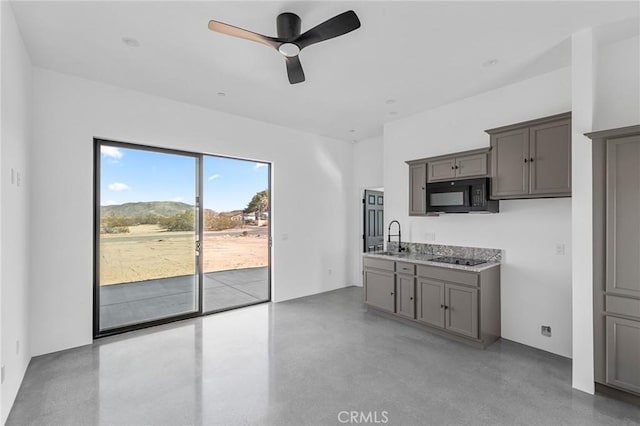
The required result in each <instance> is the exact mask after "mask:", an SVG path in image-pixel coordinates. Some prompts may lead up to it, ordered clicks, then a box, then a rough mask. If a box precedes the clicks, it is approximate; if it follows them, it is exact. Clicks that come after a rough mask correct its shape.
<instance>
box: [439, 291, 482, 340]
mask: <svg viewBox="0 0 640 426" xmlns="http://www.w3.org/2000/svg"><path fill="white" fill-rule="evenodd" d="M445 306H446V309H445V319H446V327H447V330H450V331H455V332H456V333H460V334H464V335H465V336H469V337H474V338H477V337H478V290H477V289H475V288H469V287H464V286H458V285H455V284H446V285H445Z"/></svg>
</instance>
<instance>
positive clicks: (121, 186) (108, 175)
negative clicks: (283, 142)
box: [100, 145, 269, 211]
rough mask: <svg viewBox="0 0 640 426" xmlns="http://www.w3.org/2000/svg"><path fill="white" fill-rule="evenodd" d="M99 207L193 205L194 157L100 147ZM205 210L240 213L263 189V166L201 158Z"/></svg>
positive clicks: (265, 172)
mask: <svg viewBox="0 0 640 426" xmlns="http://www.w3.org/2000/svg"><path fill="white" fill-rule="evenodd" d="M100 166H101V167H100V175H101V176H100V198H101V199H100V204H101V205H108V204H123V203H128V202H135V201H181V202H184V203H188V204H194V200H195V194H196V186H195V182H196V176H195V170H196V158H195V157H188V156H181V155H173V154H165V153H161V152H153V151H143V150H136V149H128V148H120V147H112V146H107V145H103V146H102V147H101V162H100ZM203 169H204V176H203V181H204V191H203V205H204V207H205V208H208V209H212V210H215V211H230V210H239V209H244V208H245V207H246V206H247V204H248V203H249V201H250V200H251V197H253V195H254V194H255V193H256V192H259V191H263V190H265V189H267V187H268V182H269V168H268V167H267V165H266V164H264V163H256V162H253V161H245V160H236V159H230V158H222V157H209V156H205V157H204V165H203Z"/></svg>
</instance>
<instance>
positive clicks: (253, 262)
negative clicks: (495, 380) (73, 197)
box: [94, 141, 270, 336]
mask: <svg viewBox="0 0 640 426" xmlns="http://www.w3.org/2000/svg"><path fill="white" fill-rule="evenodd" d="M269 168H270V166H269V164H267V163H261V162H255V161H247V160H239V159H233V158H225V157H216V156H207V155H201V154H195V153H185V152H178V151H171V150H165V149H155V148H149V147H142V146H137V145H131V144H124V143H116V142H109V141H97V143H96V185H95V191H96V211H95V218H96V220H95V236H96V237H95V241H96V243H95V254H96V256H95V259H96V260H95V271H96V274H95V302H94V304H95V305H94V313H95V314H94V334H95V335H96V336H100V335H106V334H112V333H114V332H120V331H127V330H131V329H135V328H140V327H142V326H149V325H155V324H160V323H163V322H167V321H172V320H176V319H182V318H189V317H194V316H198V315H202V314H203V313H210V312H216V311H221V310H226V309H231V308H235V307H240V306H247V305H251V304H255V303H260V302H265V301H269V300H270V287H269V275H270V274H269V240H270V238H269V235H270V232H269V229H270V227H269V222H270V206H269V204H270V203H269V199H270V197H269V192H270V191H269V190H270V188H269V185H270V180H269V176H270V169H269Z"/></svg>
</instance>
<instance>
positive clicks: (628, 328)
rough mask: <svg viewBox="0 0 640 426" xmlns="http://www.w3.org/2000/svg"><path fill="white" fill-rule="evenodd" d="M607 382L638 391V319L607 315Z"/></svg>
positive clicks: (639, 389)
mask: <svg viewBox="0 0 640 426" xmlns="http://www.w3.org/2000/svg"><path fill="white" fill-rule="evenodd" d="M606 352H607V383H610V384H612V385H615V386H619V387H621V388H623V389H628V390H630V391H633V392H638V393H640V321H632V320H628V319H623V318H616V317H610V316H608V317H607V351H606Z"/></svg>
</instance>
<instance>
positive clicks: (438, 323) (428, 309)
mask: <svg viewBox="0 0 640 426" xmlns="http://www.w3.org/2000/svg"><path fill="white" fill-rule="evenodd" d="M417 281H418V312H417V318H416V319H417V320H418V321H419V322H421V323H424V324H428V325H432V326H435V327H440V328H444V283H443V282H442V281H436V280H432V279H429V278H422V277H420V278H418V280H417Z"/></svg>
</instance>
